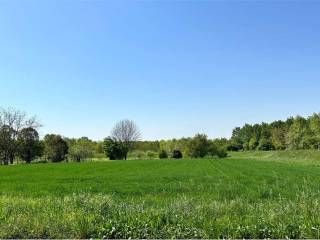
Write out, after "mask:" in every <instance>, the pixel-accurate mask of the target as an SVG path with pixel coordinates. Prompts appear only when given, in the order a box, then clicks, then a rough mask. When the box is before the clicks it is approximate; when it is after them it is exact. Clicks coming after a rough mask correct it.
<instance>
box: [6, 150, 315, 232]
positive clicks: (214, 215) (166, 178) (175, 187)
mask: <svg viewBox="0 0 320 240" xmlns="http://www.w3.org/2000/svg"><path fill="white" fill-rule="evenodd" d="M259 154H260V155H259ZM268 154H275V155H276V154H278V155H279V153H276V152H274V153H236V154H232V155H233V156H232V157H230V158H226V159H222V160H220V159H185V160H132V161H108V162H105V163H103V162H89V163H81V164H77V163H69V164H32V165H16V166H1V167H0V189H1V192H0V238H90V237H92V238H129V237H131V238H286V237H289V238H319V232H320V215H319V212H320V166H319V165H318V163H317V158H316V157H315V158H313V160H312V161H311V160H308V159H307V160H301V161H297V159H298V158H299V157H297V156H296V155H294V154H293V155H294V158H293V160H292V161H290V160H288V159H289V158H290V157H288V156H290V154H292V153H289V152H287V153H286V154H287V155H286V156H283V160H281V159H280V158H279V159H276V160H272V161H271V160H270V156H268ZM280 154H282V153H280ZM312 154H315V153H312Z"/></svg>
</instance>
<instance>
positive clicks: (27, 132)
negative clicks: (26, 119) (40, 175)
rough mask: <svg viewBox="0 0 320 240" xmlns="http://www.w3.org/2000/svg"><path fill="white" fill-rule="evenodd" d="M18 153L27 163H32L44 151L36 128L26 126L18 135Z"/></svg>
mask: <svg viewBox="0 0 320 240" xmlns="http://www.w3.org/2000/svg"><path fill="white" fill-rule="evenodd" d="M17 144H18V149H19V151H18V155H19V156H20V158H21V159H22V160H23V161H25V162H26V163H31V161H32V160H34V159H35V158H36V157H37V156H40V155H41V153H42V148H41V144H40V140H39V134H38V132H37V130H36V129H34V128H31V127H29V128H24V129H22V130H21V131H20V133H19V135H18V140H17Z"/></svg>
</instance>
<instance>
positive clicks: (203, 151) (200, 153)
mask: <svg viewBox="0 0 320 240" xmlns="http://www.w3.org/2000/svg"><path fill="white" fill-rule="evenodd" d="M209 147H210V142H209V140H208V137H207V135H205V134H200V133H198V134H196V135H195V136H194V138H193V139H192V140H191V141H190V143H189V151H190V156H191V157H195V158H203V157H205V156H206V155H207V154H208V151H209Z"/></svg>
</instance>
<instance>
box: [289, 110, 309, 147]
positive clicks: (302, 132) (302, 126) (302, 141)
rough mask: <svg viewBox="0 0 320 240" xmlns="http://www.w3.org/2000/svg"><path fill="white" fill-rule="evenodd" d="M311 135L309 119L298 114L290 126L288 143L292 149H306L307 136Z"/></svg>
mask: <svg viewBox="0 0 320 240" xmlns="http://www.w3.org/2000/svg"><path fill="white" fill-rule="evenodd" d="M309 135H310V128H309V123H308V121H307V120H306V119H305V118H303V117H301V116H297V117H296V118H295V119H294V120H293V123H292V125H291V127H290V130H289V132H288V135H287V145H288V147H289V148H290V149H305V148H308V144H307V143H308V141H306V140H307V138H306V137H307V136H309Z"/></svg>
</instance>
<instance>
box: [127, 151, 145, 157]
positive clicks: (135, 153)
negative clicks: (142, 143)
mask: <svg viewBox="0 0 320 240" xmlns="http://www.w3.org/2000/svg"><path fill="white" fill-rule="evenodd" d="M129 158H132V159H145V158H147V157H146V153H145V152H144V151H141V150H134V151H132V152H129Z"/></svg>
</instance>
